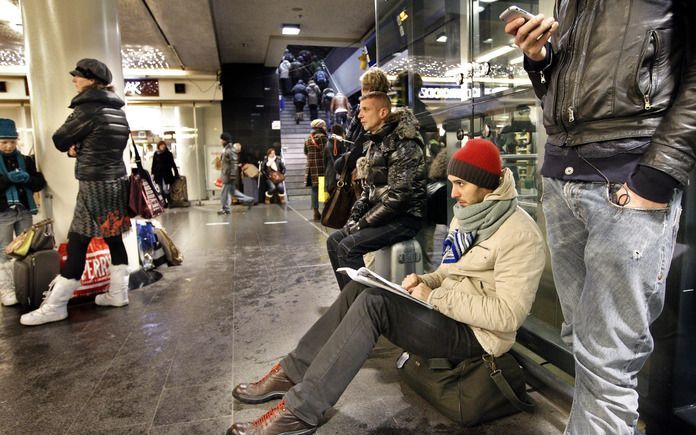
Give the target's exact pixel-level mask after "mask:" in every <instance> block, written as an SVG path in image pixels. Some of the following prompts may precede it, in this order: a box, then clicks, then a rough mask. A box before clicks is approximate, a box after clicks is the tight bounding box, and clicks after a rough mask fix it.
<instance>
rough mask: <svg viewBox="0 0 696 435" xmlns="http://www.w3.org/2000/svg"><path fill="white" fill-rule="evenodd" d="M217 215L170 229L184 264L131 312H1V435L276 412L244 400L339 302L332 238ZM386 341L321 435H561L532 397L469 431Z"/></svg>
mask: <svg viewBox="0 0 696 435" xmlns="http://www.w3.org/2000/svg"><path fill="white" fill-rule="evenodd" d="M215 210H216V207H215V206H214V205H212V204H211V205H204V206H197V207H191V208H189V209H174V210H170V211H169V212H167V214H166V215H165V216H164V217H163V218H162V222H163V224H164V226H165V227H166V228H167V230H168V231H169V233H170V235H171V236H172V238H173V239H174V240H175V242H176V243H177V244H178V246H179V247H180V248H181V249H182V251H183V252H184V255H185V260H184V264H183V265H181V266H178V267H172V268H160V271H161V272H162V273H163V278H162V279H161V280H160V281H158V282H156V283H154V284H152V285H150V286H147V287H144V288H142V289H139V290H134V291H132V292H131V296H130V300H131V303H130V305H129V306H128V307H125V308H102V307H96V306H95V305H94V304H93V303H82V304H79V305H71V306H70V309H69V311H70V317H69V318H68V320H65V321H62V322H57V323H54V324H49V325H44V326H39V327H33V328H27V327H22V326H20V325H19V322H18V318H19V316H20V314H21V310H20V309H19V308H14V307H10V308H6V307H2V308H0V324H1V326H0V328H1V329H0V433H1V434H42V435H46V434H113V435H121V434H129V435H135V434H220V435H222V434H224V432H225V430H226V428H227V427H228V426H229V425H230V424H231V422H232V421H233V420H242V421H243V420H248V419H253V418H256V417H258V416H260V415H261V414H262V413H263V412H265V410H266V409H267V408H268V405H243V404H240V403H237V402H236V401H234V400H233V398H232V394H231V389H232V386H233V385H234V384H235V383H238V382H243V381H248V380H252V379H255V378H258V377H259V376H261V375H262V374H263V373H264V372H265V371H266V370H267V369H268V368H269V367H270V366H271V365H272V364H273V363H275V362H276V361H277V360H278V359H279V358H281V356H283V355H284V354H286V353H287V352H288V351H290V350H291V349H292V347H293V345H294V343H295V342H296V341H297V339H298V338H299V337H300V336H301V335H302V333H303V332H304V331H305V330H306V329H307V328H308V326H309V325H310V324H311V323H312V322H313V321H314V320H315V319H316V318H317V317H318V316H320V315H321V313H323V312H324V311H325V310H326V309H327V307H328V306H329V305H330V304H331V302H332V301H333V299H334V298H335V296H336V294H337V291H338V289H337V286H336V284H335V282H334V278H333V274H332V271H331V268H330V265H329V260H328V257H327V255H326V249H325V240H326V236H327V233H326V230H325V229H324V228H323V227H321V226H317V225H315V224H314V223H312V222H311V221H309V220H307V217H308V216H310V211H311V210H307V209H306V208H302V207H301V206H300V205H299V204H298V205H294V204H293V206H292V207H288V208H286V209H283V208H281V207H279V206H278V205H259V206H256V207H254V208H252V209H251V210H247V209H246V207H240V206H235V207H234V209H233V212H232V214H231V215H229V216H218V215H217V214H216V213H215ZM397 355H398V350H396V349H395V348H393V347H392V346H391V345H390V344H389V343H388V342H386V341H381V342H380V343H378V345H377V347H376V348H375V350H374V351H373V353H372V354H371V356H370V358H369V359H368V361H367V362H366V364H365V366H364V367H363V369H362V370H361V371H360V372H359V373H358V375H357V377H356V378H355V380H354V381H353V382H352V383H351V385H350V386H349V387H348V389H347V391H346V392H345V394H344V395H343V397H342V398H341V400H340V401H339V402H338V403H337V405H336V406H335V407H334V408H333V409H332V410H331V411H329V412H328V414H327V416H326V422H325V424H324V425H323V426H321V427H320V428H319V430H318V431H317V433H318V434H341V435H343V434H373V435H377V434H394V435H396V434H399V435H401V434H414V435H415V434H418V435H420V434H510V433H515V434H530V435H531V434H557V433H561V432H562V428H563V425H564V422H565V419H566V418H567V412H568V405H567V403H564V402H562V401H559V400H549V398H548V397H549V396H547V395H545V394H540V393H539V392H536V391H534V392H532V393H531V394H532V396H533V397H534V398H535V399H536V401H537V403H538V410H537V411H536V412H535V413H534V414H531V415H528V414H517V415H514V416H511V417H507V418H503V419H501V420H499V421H497V422H494V423H491V424H486V425H482V426H479V427H477V428H471V429H462V428H459V427H457V426H456V425H455V424H453V423H451V422H450V421H448V420H447V419H446V418H444V417H442V416H440V415H439V414H438V413H437V412H436V411H434V410H433V409H432V408H430V407H429V406H428V405H427V404H426V403H425V402H424V401H423V400H422V399H420V398H419V397H418V396H416V395H415V394H414V393H413V392H412V391H410V390H409V389H408V387H406V386H405V385H404V384H402V383H401V382H400V381H399V376H398V373H397V371H396V368H395V367H394V361H395V359H396V356H397Z"/></svg>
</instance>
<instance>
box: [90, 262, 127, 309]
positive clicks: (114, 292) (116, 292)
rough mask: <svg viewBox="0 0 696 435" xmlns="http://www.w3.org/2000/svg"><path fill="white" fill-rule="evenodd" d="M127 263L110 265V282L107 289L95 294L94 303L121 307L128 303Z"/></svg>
mask: <svg viewBox="0 0 696 435" xmlns="http://www.w3.org/2000/svg"><path fill="white" fill-rule="evenodd" d="M129 275H130V274H129V273H128V265H127V264H119V265H117V266H114V265H113V264H112V265H111V283H110V284H109V291H108V292H107V293H102V294H100V295H97V297H96V298H95V299H94V303H95V304H97V305H104V306H111V307H122V306H124V305H128V276H129Z"/></svg>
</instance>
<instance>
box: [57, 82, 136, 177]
mask: <svg viewBox="0 0 696 435" xmlns="http://www.w3.org/2000/svg"><path fill="white" fill-rule="evenodd" d="M123 105H124V102H123V100H121V99H120V98H119V97H118V96H117V95H116V94H115V93H113V92H111V91H109V90H107V89H100V88H88V89H87V90H85V91H83V92H81V93H80V94H78V95H77V96H76V97H75V98H73V100H72V102H71V103H70V108H71V109H75V110H73V113H71V114H70V116H68V119H66V120H65V123H64V124H63V125H62V126H61V127H60V128H59V129H58V130H57V131H56V132H55V133H54V134H53V143H54V144H55V145H56V148H58V149H59V150H60V151H62V152H67V151H68V150H69V149H70V146H71V145H76V146H77V164H76V165H75V178H77V179H78V180H85V181H99V180H115V179H117V178H121V177H123V176H125V175H126V174H127V172H126V165H125V164H124V162H123V150H124V149H125V148H126V144H127V143H128V135H129V133H130V128H129V127H128V121H127V120H126V114H125V113H123V110H121V107H123Z"/></svg>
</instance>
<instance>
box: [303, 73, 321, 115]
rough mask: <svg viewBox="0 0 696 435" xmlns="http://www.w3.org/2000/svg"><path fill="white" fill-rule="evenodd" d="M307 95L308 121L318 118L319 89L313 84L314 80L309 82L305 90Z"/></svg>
mask: <svg viewBox="0 0 696 435" xmlns="http://www.w3.org/2000/svg"><path fill="white" fill-rule="evenodd" d="M305 93H306V94H307V105H308V106H309V119H317V118H319V102H320V100H321V89H319V86H317V84H316V83H314V80H311V79H310V80H309V83H308V84H307V87H306V88H305Z"/></svg>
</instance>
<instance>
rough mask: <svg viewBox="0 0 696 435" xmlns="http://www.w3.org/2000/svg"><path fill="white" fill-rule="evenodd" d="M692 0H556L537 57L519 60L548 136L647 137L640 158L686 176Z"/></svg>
mask: <svg viewBox="0 0 696 435" xmlns="http://www.w3.org/2000/svg"><path fill="white" fill-rule="evenodd" d="M695 4H696V2H694V1H693V0H557V1H556V11H555V16H556V17H559V18H558V19H559V29H558V31H557V33H556V35H554V36H553V37H552V38H551V41H552V44H551V45H547V58H546V60H545V61H544V62H543V63H541V64H539V63H534V62H530V61H529V60H528V59H526V60H525V68H526V69H527V71H528V72H529V76H530V79H531V80H532V84H533V86H534V90H535V93H536V94H537V96H538V97H539V98H541V99H542V103H543V107H544V126H545V127H546V130H547V133H548V141H549V143H551V144H554V145H559V146H577V145H582V144H586V143H592V142H604V141H613V142H608V144H612V145H611V146H618V144H619V143H620V142H621V141H616V140H617V139H625V138H637V137H652V139H651V145H650V147H649V148H648V149H647V151H646V152H645V154H644V155H643V156H642V158H641V161H640V165H644V166H648V167H652V168H654V169H657V170H659V171H662V172H664V173H666V174H668V175H670V176H672V177H673V178H675V179H676V180H677V181H678V182H679V183H681V184H686V182H687V179H688V176H689V172H690V171H691V169H692V167H693V166H694V161H695V159H696V26H694V24H693V23H692V22H691V21H692V20H693V17H694V16H695V15H696V5H695ZM549 47H551V48H552V49H551V50H548V48H549ZM624 142H625V141H624ZM607 146H609V145H607ZM613 151H615V152H616V153H621V152H625V151H626V150H622V149H616V150H613Z"/></svg>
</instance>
